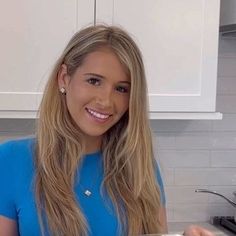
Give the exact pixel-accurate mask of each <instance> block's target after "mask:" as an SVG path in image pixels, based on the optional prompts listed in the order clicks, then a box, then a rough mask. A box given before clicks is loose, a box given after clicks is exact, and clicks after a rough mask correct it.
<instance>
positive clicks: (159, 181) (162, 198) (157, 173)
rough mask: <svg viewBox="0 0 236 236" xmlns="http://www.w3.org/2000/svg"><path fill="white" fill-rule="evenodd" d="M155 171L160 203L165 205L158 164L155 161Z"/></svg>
mask: <svg viewBox="0 0 236 236" xmlns="http://www.w3.org/2000/svg"><path fill="white" fill-rule="evenodd" d="M155 171H156V179H157V183H158V186H159V190H160V195H161V204H162V206H165V204H166V197H165V190H164V185H163V181H162V177H161V171H160V168H159V165H158V164H157V163H156V162H155Z"/></svg>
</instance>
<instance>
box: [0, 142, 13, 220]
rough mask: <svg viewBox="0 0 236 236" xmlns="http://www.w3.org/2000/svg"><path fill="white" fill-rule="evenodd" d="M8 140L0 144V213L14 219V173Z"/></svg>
mask: <svg viewBox="0 0 236 236" xmlns="http://www.w3.org/2000/svg"><path fill="white" fill-rule="evenodd" d="M10 150H11V144H10V142H8V143H4V144H0V215H2V216H5V217H7V218H10V219H13V220H16V219H17V212H16V208H15V201H14V196H15V193H14V184H15V181H14V173H13V169H14V168H12V165H11V164H12V163H11V162H12V159H13V158H11V151H10Z"/></svg>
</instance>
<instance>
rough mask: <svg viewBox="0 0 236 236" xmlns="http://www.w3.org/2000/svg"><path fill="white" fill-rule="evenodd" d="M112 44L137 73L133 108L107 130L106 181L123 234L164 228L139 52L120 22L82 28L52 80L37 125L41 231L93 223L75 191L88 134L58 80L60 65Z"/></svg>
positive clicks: (73, 231) (60, 231) (74, 229)
mask: <svg viewBox="0 0 236 236" xmlns="http://www.w3.org/2000/svg"><path fill="white" fill-rule="evenodd" d="M103 47H106V48H109V49H110V50H111V51H112V52H114V53H115V54H116V55H117V57H118V59H119V60H120V62H121V63H122V65H123V66H124V68H125V69H126V70H127V73H128V75H129V76H130V79H131V91H130V101H129V109H128V111H127V112H126V113H125V114H124V116H123V117H122V118H121V119H120V121H119V122H118V123H117V124H115V125H114V126H113V127H112V128H110V130H108V131H107V133H106V134H104V139H103V144H102V152H103V158H104V171H105V179H104V182H103V186H104V187H105V188H106V190H107V192H108V193H109V196H110V197H111V199H112V202H113V204H114V206H115V209H116V212H117V215H118V219H119V225H120V228H119V230H121V231H120V233H121V235H130V236H133V235H138V234H141V233H158V232H160V231H161V225H160V220H159V209H160V193H159V188H158V186H157V184H156V175H155V161H154V157H153V148H152V137H151V131H150V127H149V120H148V102H147V88H146V79H145V72H144V66H143V61H142V57H141V53H140V51H139V49H138V47H137V46H136V44H135V42H134V41H133V40H132V38H131V37H130V36H129V35H128V34H127V33H126V32H125V31H124V30H122V29H121V28H119V27H115V26H105V25H97V26H90V27H87V28H85V29H82V30H81V31H79V32H78V33H76V34H75V35H74V36H73V37H72V39H71V40H70V42H69V43H68V45H67V46H66V48H65V50H64V52H63V53H62V55H61V57H60V58H59V59H58V61H57V63H56V65H55V67H54V69H53V71H52V73H51V76H50V78H49V80H48V83H47V85H46V88H45V91H44V95H43V99H42V102H41V105H40V109H39V119H38V125H37V132H36V159H35V166H36V177H35V187H36V190H35V194H36V202H37V209H38V215H39V219H40V225H41V229H42V233H43V231H44V228H45V226H46V225H45V219H44V217H45V216H46V221H47V226H48V228H49V230H50V232H51V234H52V235H57V236H58V235H59V236H66V235H70V236H78V235H87V233H88V231H89V226H88V224H87V222H86V219H85V217H84V215H83V213H82V211H81V209H80V206H79V203H78V202H77V200H76V196H75V193H74V182H75V177H76V170H77V168H78V165H79V164H80V160H81V156H82V154H83V152H84V143H83V134H82V133H81V131H80V129H79V127H78V126H77V125H76V123H75V122H74V121H73V119H72V118H71V116H70V114H69V112H68V109H67V106H66V101H65V99H66V97H65V96H64V95H62V94H61V93H60V91H59V88H58V82H57V76H58V73H59V71H60V68H61V65H62V64H65V65H66V66H67V70H68V71H67V72H68V74H69V75H73V73H74V72H75V71H76V69H77V68H78V67H79V66H80V65H81V64H82V63H83V60H84V58H85V57H86V56H87V55H88V54H89V53H91V52H94V51H96V50H99V49H100V48H103Z"/></svg>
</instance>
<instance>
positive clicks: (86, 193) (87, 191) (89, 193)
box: [84, 189, 92, 197]
mask: <svg viewBox="0 0 236 236" xmlns="http://www.w3.org/2000/svg"><path fill="white" fill-rule="evenodd" d="M84 194H85V195H86V196H88V197H89V196H90V195H91V194H92V193H91V192H90V191H89V190H88V189H87V190H85V192H84Z"/></svg>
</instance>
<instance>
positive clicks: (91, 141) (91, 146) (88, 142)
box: [85, 136, 102, 154]
mask: <svg viewBox="0 0 236 236" xmlns="http://www.w3.org/2000/svg"><path fill="white" fill-rule="evenodd" d="M101 144H102V136H99V137H93V136H86V137H85V154H88V153H94V152H97V151H100V150H101Z"/></svg>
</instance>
